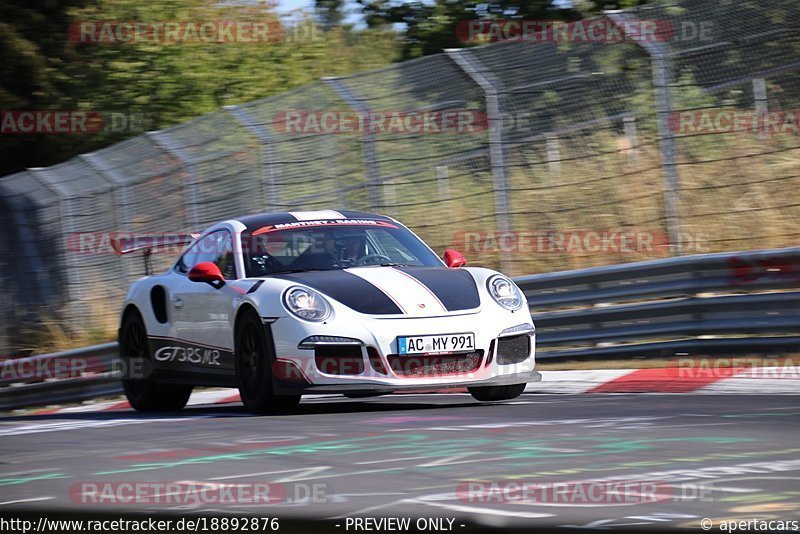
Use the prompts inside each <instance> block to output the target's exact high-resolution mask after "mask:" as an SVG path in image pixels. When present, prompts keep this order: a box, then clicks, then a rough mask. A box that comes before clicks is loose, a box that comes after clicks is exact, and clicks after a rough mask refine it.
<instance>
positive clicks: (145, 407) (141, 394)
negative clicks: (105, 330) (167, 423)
mask: <svg viewBox="0 0 800 534" xmlns="http://www.w3.org/2000/svg"><path fill="white" fill-rule="evenodd" d="M119 354H120V358H121V359H122V361H123V363H124V364H125V365H124V371H125V376H126V378H124V379H123V380H122V389H123V390H124V391H125V396H126V397H127V398H128V402H129V403H130V404H131V406H133V407H134V408H135V409H136V410H138V411H140V412H172V411H176V410H180V409H181V408H183V407H184V406H186V403H187V402H188V401H189V395H191V394H192V386H186V385H171V384H159V383H157V382H156V378H155V375H154V369H153V365H152V363H153V360H152V358H151V357H150V346H149V344H148V342H147V330H146V329H145V326H144V321H143V320H142V316H141V315H140V314H139V312H138V311H135V310H131V311H129V312H128V313H126V314H125V317H124V318H123V319H122V327H121V328H120V334H119Z"/></svg>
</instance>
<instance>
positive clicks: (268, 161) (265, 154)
mask: <svg viewBox="0 0 800 534" xmlns="http://www.w3.org/2000/svg"><path fill="white" fill-rule="evenodd" d="M223 109H225V111H227V112H228V113H230V114H231V115H233V118H234V119H236V120H237V121H238V122H239V124H241V125H242V126H244V127H245V128H246V129H247V131H249V132H250V133H252V134H253V135H255V136H256V138H257V139H258V141H259V143H261V179H262V180H263V183H264V200H265V202H266V204H267V206H269V207H271V208H277V206H278V203H279V202H280V193H279V191H278V185H277V182H278V171H277V169H276V168H275V160H274V155H273V151H272V145H273V143H274V140H273V138H272V134H271V133H270V132H269V130H267V128H265V127H264V125H263V124H259V123H258V122H257V121H255V120H253V117H252V116H250V115H249V114H248V113H247V111H245V110H244V109H242V108H241V107H239V106H225V107H224V108H223Z"/></svg>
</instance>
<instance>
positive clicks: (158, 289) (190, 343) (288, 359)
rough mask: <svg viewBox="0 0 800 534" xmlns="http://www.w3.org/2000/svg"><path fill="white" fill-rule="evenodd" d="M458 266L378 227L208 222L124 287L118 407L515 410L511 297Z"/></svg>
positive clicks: (534, 375) (148, 247) (518, 352)
mask: <svg viewBox="0 0 800 534" xmlns="http://www.w3.org/2000/svg"><path fill="white" fill-rule="evenodd" d="M158 246H159V243H158V242H157V240H150V241H147V240H141V241H140V242H138V243H136V246H126V245H125V244H120V243H117V245H116V246H115V248H117V250H118V252H121V253H127V252H133V251H135V250H138V249H143V250H144V252H145V254H147V255H149V253H150V252H151V251H152V250H153V249H154V248H157V247H158ZM464 265H465V260H464V258H463V256H461V255H460V254H459V253H458V252H457V251H454V250H448V251H445V254H444V261H442V260H441V259H439V257H438V256H437V255H436V254H435V253H434V252H433V251H432V250H431V249H430V248H429V247H428V246H427V245H426V244H425V243H424V242H423V241H422V240H420V239H419V238H418V237H417V236H416V235H414V233H412V232H411V231H410V230H409V229H407V228H406V227H405V226H403V225H402V224H400V223H399V222H398V221H396V220H394V219H392V218H390V217H386V216H382V215H374V214H369V213H361V212H353V211H333V210H321V211H311V212H281V213H267V214H260V215H249V216H245V217H240V218H237V219H231V220H227V221H223V222H220V223H218V224H215V225H213V226H212V227H210V228H209V229H208V230H206V231H205V232H204V233H203V234H201V235H200V236H196V237H193V238H192V241H191V244H190V245H189V246H188V247H187V248H186V249H185V251H184V252H183V254H181V255H180V257H179V258H178V259H177V261H176V262H175V263H174V265H173V266H172V267H171V268H170V269H168V270H167V271H166V272H163V273H161V274H157V275H150V276H146V277H144V278H142V279H140V280H138V281H136V282H135V283H133V284H132V286H131V287H130V289H129V291H128V293H127V295H126V297H125V301H124V305H123V310H122V315H121V325H120V331H119V347H120V357H121V358H122V360H123V362H125V363H128V364H129V365H127V366H126V369H128V370H129V371H130V370H133V369H139V372H138V373H134V372H128V373H127V374H126V376H125V377H124V379H123V385H124V390H125V394H126V396H127V397H128V400H129V401H130V403H131V405H132V406H133V407H134V408H136V409H137V410H141V411H164V410H176V409H180V408H182V407H183V406H184V405H185V404H186V402H187V400H188V398H189V395H190V393H191V391H192V388H193V387H194V386H235V387H237V388H238V389H239V393H240V396H241V400H242V402H243V403H244V405H245V407H246V408H247V409H248V410H250V411H253V412H257V413H269V412H283V411H286V410H289V409H291V408H293V407H294V406H296V405H297V403H298V402H299V400H300V397H301V395H302V394H304V393H342V394H345V395H348V396H351V397H358V396H371V395H381V394H386V393H391V392H396V391H402V390H441V389H444V388H454V387H461V388H463V387H466V388H467V389H468V391H469V392H470V393H471V394H472V395H473V396H474V397H475V398H476V399H478V400H481V401H493V400H505V399H511V398H514V397H517V396H518V395H520V394H521V393H522V391H523V390H524V388H525V385H526V384H527V383H528V382H535V381H538V380H540V379H541V375H540V374H539V373H538V372H537V371H536V370H535V361H534V351H535V329H534V325H533V323H532V321H531V316H530V313H529V310H528V306H527V301H526V299H525V296H524V295H523V293H522V292H521V291H520V289H519V288H518V287H517V286H516V285H515V284H514V282H513V281H512V280H511V279H509V278H508V277H506V276H504V275H502V274H500V273H498V272H495V271H492V270H489V269H484V268H477V267H464Z"/></svg>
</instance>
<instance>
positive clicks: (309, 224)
mask: <svg viewBox="0 0 800 534" xmlns="http://www.w3.org/2000/svg"><path fill="white" fill-rule="evenodd" d="M365 220H370V221H372V220H373V219H365ZM374 222H375V224H364V223H363V222H358V221H348V220H347V219H331V220H330V221H297V223H302V224H297V226H286V227H283V228H275V226H276V225H272V224H270V225H267V226H262V227H261V228H259V229H258V230H255V231H253V232H251V233H250V235H261V234H266V233H269V232H282V231H284V230H285V231H289V230H297V229H300V228H318V227H321V226H329V227H332V228H336V227H338V226H365V227H367V228H376V227H377V228H397V225H394V224H392V223H390V222H388V221H374ZM281 224H282V225H287V224H296V223H281Z"/></svg>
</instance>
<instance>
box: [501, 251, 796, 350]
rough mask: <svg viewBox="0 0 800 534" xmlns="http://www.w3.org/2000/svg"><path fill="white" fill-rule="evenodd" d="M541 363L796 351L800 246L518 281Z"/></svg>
mask: <svg viewBox="0 0 800 534" xmlns="http://www.w3.org/2000/svg"><path fill="white" fill-rule="evenodd" d="M516 282H517V284H518V285H519V286H520V288H521V289H522V290H523V291H524V292H525V295H526V296H527V297H528V303H529V305H530V308H531V315H532V316H533V320H534V323H535V324H536V328H537V334H538V336H537V346H538V348H539V349H540V350H538V351H537V358H539V359H553V358H560V359H564V358H592V357H604V358H605V357H608V356H611V355H619V356H620V357H630V356H641V357H654V356H665V357H671V356H675V355H684V354H686V355H691V354H709V353H713V352H715V351H725V352H726V353H732V352H744V353H758V352H775V351H789V350H797V348H798V347H800V292H798V291H792V289H798V290H800V248H787V249H776V250H763V251H750V252H741V253H733V254H728V253H724V254H702V255H695V256H683V257H680V258H671V259H665V260H654V261H646V262H639V263H630V264H622V265H612V266H608V267H598V268H593V269H581V270H576V271H563V272H556V273H549V274H542V275H532V276H524V277H521V278H518V279H516Z"/></svg>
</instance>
